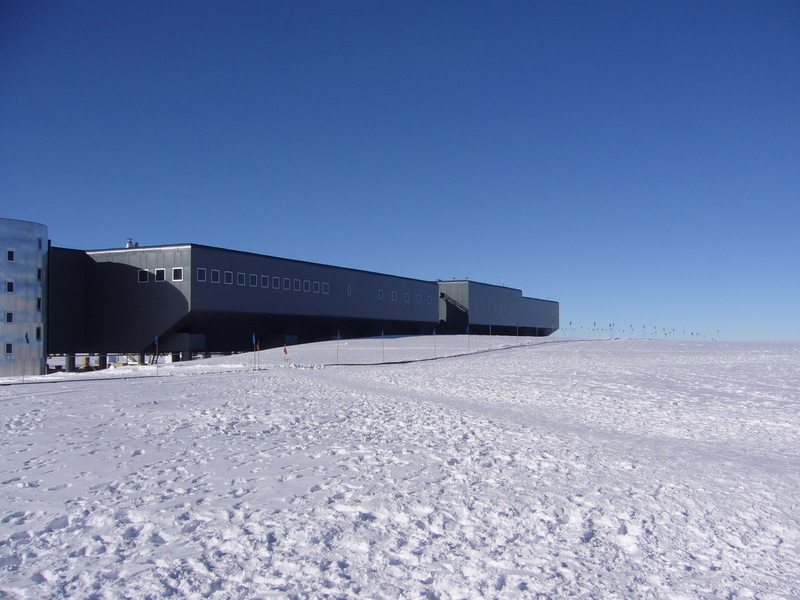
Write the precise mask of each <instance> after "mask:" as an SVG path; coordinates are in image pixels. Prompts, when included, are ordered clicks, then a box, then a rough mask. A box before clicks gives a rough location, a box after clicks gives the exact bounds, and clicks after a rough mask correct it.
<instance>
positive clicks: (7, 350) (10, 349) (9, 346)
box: [5, 342, 14, 354]
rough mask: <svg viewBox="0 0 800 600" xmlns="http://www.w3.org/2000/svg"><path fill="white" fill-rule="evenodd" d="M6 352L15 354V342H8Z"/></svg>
mask: <svg viewBox="0 0 800 600" xmlns="http://www.w3.org/2000/svg"><path fill="white" fill-rule="evenodd" d="M5 345H6V354H14V344H12V343H11V342H6V344H5Z"/></svg>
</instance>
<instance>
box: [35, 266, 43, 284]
mask: <svg viewBox="0 0 800 600" xmlns="http://www.w3.org/2000/svg"><path fill="white" fill-rule="evenodd" d="M41 280H42V269H41V268H39V269H36V281H41Z"/></svg>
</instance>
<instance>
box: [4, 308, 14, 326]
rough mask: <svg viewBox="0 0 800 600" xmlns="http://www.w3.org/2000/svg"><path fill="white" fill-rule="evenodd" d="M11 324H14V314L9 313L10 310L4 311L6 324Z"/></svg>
mask: <svg viewBox="0 0 800 600" xmlns="http://www.w3.org/2000/svg"><path fill="white" fill-rule="evenodd" d="M13 322H14V313H13V312H11V311H10V310H9V311H6V323H13Z"/></svg>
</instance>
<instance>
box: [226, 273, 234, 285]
mask: <svg viewBox="0 0 800 600" xmlns="http://www.w3.org/2000/svg"><path fill="white" fill-rule="evenodd" d="M225 285H233V271H225Z"/></svg>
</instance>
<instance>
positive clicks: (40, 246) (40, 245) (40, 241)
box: [39, 238, 42, 250]
mask: <svg viewBox="0 0 800 600" xmlns="http://www.w3.org/2000/svg"><path fill="white" fill-rule="evenodd" d="M41 249H42V238H39V250H41Z"/></svg>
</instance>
